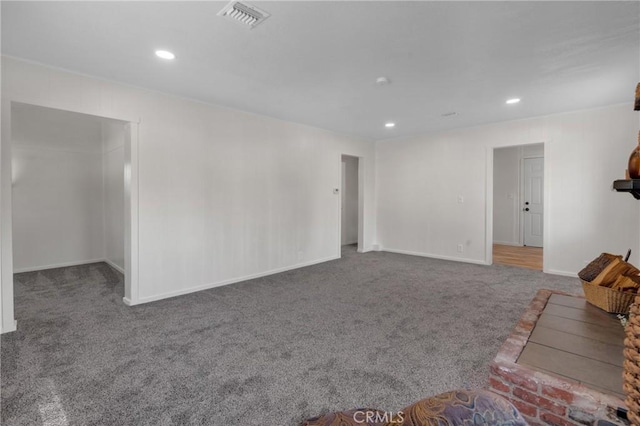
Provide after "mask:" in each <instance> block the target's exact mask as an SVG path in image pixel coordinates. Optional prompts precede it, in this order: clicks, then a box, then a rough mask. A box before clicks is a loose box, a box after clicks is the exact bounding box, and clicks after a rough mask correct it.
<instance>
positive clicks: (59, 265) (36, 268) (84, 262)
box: [13, 259, 109, 274]
mask: <svg viewBox="0 0 640 426" xmlns="http://www.w3.org/2000/svg"><path fill="white" fill-rule="evenodd" d="M101 262H106V263H109V262H107V261H106V259H89V260H76V261H74V262H62V263H53V264H51V265H42V266H32V267H28V268H20V269H14V270H13V273H14V274H22V273H23V272H36V271H44V270H46V269H56V268H66V267H68V266H80V265H89V264H90V263H101Z"/></svg>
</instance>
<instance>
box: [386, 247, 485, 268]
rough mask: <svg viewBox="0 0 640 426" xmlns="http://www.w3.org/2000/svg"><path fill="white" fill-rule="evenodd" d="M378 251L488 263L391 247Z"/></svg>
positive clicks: (479, 263)
mask: <svg viewBox="0 0 640 426" xmlns="http://www.w3.org/2000/svg"><path fill="white" fill-rule="evenodd" d="M380 251H386V252H389V253H398V254H408V255H410V256H420V257H429V258H431V259H440V260H450V261H453V262H462V263H473V264H475V265H489V264H488V263H487V262H486V261H484V260H477V259H468V258H463V257H452V256H441V255H439V254H429V253H422V252H417V251H409V250H397V249H391V248H387V247H385V248H382V249H380Z"/></svg>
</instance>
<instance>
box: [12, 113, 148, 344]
mask: <svg viewBox="0 0 640 426" xmlns="http://www.w3.org/2000/svg"><path fill="white" fill-rule="evenodd" d="M6 105H7V108H5V109H3V123H7V125H4V126H3V132H2V153H3V157H2V166H3V169H4V170H3V171H5V172H6V173H3V175H2V188H3V193H2V205H3V212H2V215H3V218H2V219H3V229H2V230H3V232H2V296H3V297H2V298H3V302H2V303H3V306H2V308H3V309H2V314H3V318H2V325H3V326H2V332H9V331H13V330H15V327H16V322H15V321H14V320H13V318H14V282H19V281H20V279H22V278H24V279H26V281H28V282H29V283H34V280H37V279H40V281H41V283H40V284H42V285H43V286H45V287H43V288H45V289H46V283H47V282H49V283H52V282H53V281H56V280H57V279H58V278H60V279H64V277H65V276H67V277H69V276H76V277H79V281H82V282H84V281H83V280H84V278H87V277H88V276H90V278H91V277H93V278H95V281H99V282H100V284H101V285H107V287H108V285H109V284H113V285H112V287H113V288H112V289H111V290H112V291H113V293H114V296H115V297H116V298H117V299H120V298H122V300H123V301H124V303H125V304H128V305H132V304H136V303H137V300H138V287H137V264H138V256H137V244H136V242H137V232H138V223H137V203H138V201H137V200H138V198H137V197H138V195H137V123H133V122H129V121H125V120H119V119H115V118H107V117H98V116H94V115H89V114H83V113H80V112H73V111H65V110H61V109H56V108H49V107H44V106H39V105H31V104H26V103H20V102H14V101H8V102H7V103H6ZM59 268H67V269H59ZM69 268H75V269H69ZM87 271H90V273H89V274H87ZM14 274H16V275H14ZM74 274H75V275H74ZM23 281H24V280H23ZM65 288H66V289H69V287H65ZM103 289H104V287H103Z"/></svg>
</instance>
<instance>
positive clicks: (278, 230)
mask: <svg viewBox="0 0 640 426" xmlns="http://www.w3.org/2000/svg"><path fill="white" fill-rule="evenodd" d="M2 67H3V70H2V85H3V87H2V89H3V90H2V96H3V98H4V99H5V101H6V100H14V101H21V102H25V103H32V104H37V105H44V106H49V107H53V108H59V109H67V110H71V111H76V112H83V113H87V114H94V115H98V116H105V117H110V118H116V119H123V120H127V121H133V122H137V121H138V120H139V121H140V124H139V125H138V143H139V151H138V156H139V163H138V165H137V166H138V171H139V184H138V191H139V204H138V208H139V273H138V279H139V286H138V287H139V288H138V299H137V300H132V303H140V302H146V301H151V300H155V299H160V298H163V297H169V296H172V295H177V294H182V293H186V292H190V291H196V290H199V289H204V288H208V287H211V286H215V285H221V284H225V283H230V282H234V281H239V280H242V279H245V278H248V277H252V276H257V275H261V274H266V273H271V272H276V271H280V270H285V269H288V268H293V267H297V266H302V265H307V264H312V263H316V262H321V261H325V260H329V259H334V258H337V257H339V256H340V252H339V247H340V235H339V224H340V222H339V221H340V198H339V195H335V194H333V188H339V187H340V180H341V176H340V174H341V162H340V158H341V154H347V155H353V156H358V157H361V158H362V160H361V162H360V167H361V168H363V170H362V173H363V176H364V186H363V188H364V194H363V195H364V200H365V201H364V206H363V209H364V215H363V216H364V217H365V218H366V219H365V220H364V223H363V224H362V226H363V229H364V233H363V234H364V235H363V238H364V239H363V245H362V248H361V249H362V250H364V251H366V250H370V249H371V247H372V245H373V243H374V240H373V239H374V236H375V235H374V230H375V211H374V209H373V206H374V194H373V189H374V184H373V183H374V177H375V175H374V146H373V144H372V143H371V142H369V141H365V140H359V139H356V138H351V137H346V136H342V135H338V134H335V133H331V132H328V131H324V130H320V129H316V128H311V127H308V126H304V125H299V124H294V123H288V122H283V121H279V120H275V119H270V118H266V117H261V116H257V115H252V114H248V113H244V112H240V111H234V110H230V109H225V108H221V107H215V106H211V105H206V104H202V103H197V102H193V101H188V100H184V99H180V98H176V97H172V96H168V95H164V94H160V93H155V92H150V91H144V90H141V89H136V88H132V87H128V86H123V85H119V84H116V83H112V82H107V81H102V80H97V79H93V78H89V77H84V76H79V75H75V74H71V73H66V72H63V71H59V70H54V69H50V68H46V67H42V66H38V65H34V64H30V63H26V62H22V61H18V60H15V59H12V58H6V57H5V58H3V60H2ZM4 143H5V141H4V138H3V144H4ZM2 158H3V162H4V156H3V157H2ZM4 166H5V164H3V167H4ZM2 185H4V186H6V183H5V182H2ZM3 194H4V193H3ZM9 203H10V200H7V199H6V196H3V206H4V205H7V204H9ZM4 238H6V235H4V234H3V239H4ZM3 247H4V246H3ZM3 266H4V265H3ZM3 274H4V269H3ZM3 277H4V275H3ZM10 285H12V284H11V283H9V282H8V280H5V279H3V286H10ZM3 302H4V300H3ZM9 303H10V302H9ZM5 308H6V305H5ZM3 314H4V316H5V318H6V317H7V313H6V311H5V310H3ZM12 314H13V312H11V315H12Z"/></svg>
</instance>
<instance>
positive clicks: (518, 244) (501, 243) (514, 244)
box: [493, 241, 524, 247]
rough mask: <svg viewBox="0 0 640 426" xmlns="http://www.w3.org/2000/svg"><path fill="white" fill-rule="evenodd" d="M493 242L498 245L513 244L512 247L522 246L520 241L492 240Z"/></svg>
mask: <svg viewBox="0 0 640 426" xmlns="http://www.w3.org/2000/svg"><path fill="white" fill-rule="evenodd" d="M493 244H500V245H503V246H513V247H524V246H523V245H522V244H520V243H514V242H507V241H494V242H493Z"/></svg>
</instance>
